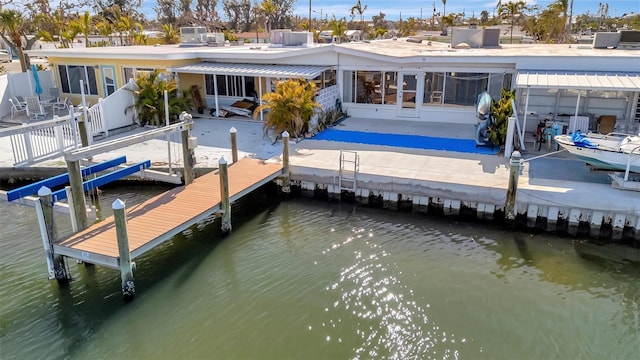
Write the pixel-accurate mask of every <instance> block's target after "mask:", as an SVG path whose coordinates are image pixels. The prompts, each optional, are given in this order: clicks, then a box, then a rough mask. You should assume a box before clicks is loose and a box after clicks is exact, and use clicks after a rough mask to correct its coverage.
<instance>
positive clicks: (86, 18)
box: [78, 11, 91, 47]
mask: <svg viewBox="0 0 640 360" xmlns="http://www.w3.org/2000/svg"><path fill="white" fill-rule="evenodd" d="M78 25H79V28H80V33H82V34H83V35H84V44H85V46H86V47H89V33H90V32H91V15H89V12H88V11H85V12H84V14H83V15H82V17H81V18H80V19H79V20H78Z"/></svg>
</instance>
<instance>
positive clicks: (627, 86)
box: [516, 71, 640, 91]
mask: <svg viewBox="0 0 640 360" xmlns="http://www.w3.org/2000/svg"><path fill="white" fill-rule="evenodd" d="M516 87H517V88H544V89H578V90H610V91H638V89H640V73H606V72H591V73H587V72H584V73H570V72H539V71H520V72H519V73H518V76H517V77H516Z"/></svg>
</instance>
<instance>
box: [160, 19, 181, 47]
mask: <svg viewBox="0 0 640 360" xmlns="http://www.w3.org/2000/svg"><path fill="white" fill-rule="evenodd" d="M179 40H180V32H179V31H178V29H176V28H174V27H173V25H172V24H163V25H162V41H163V42H164V43H165V44H177V43H178V41H179Z"/></svg>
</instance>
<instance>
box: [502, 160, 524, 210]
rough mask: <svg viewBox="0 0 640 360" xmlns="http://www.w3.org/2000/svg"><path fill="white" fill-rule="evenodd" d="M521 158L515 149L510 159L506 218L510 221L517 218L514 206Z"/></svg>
mask: <svg viewBox="0 0 640 360" xmlns="http://www.w3.org/2000/svg"><path fill="white" fill-rule="evenodd" d="M520 159H521V155H520V152H519V151H514V152H513V153H512V154H511V160H510V161H509V188H508V189H507V204H506V206H505V217H506V219H505V220H507V221H509V222H510V221H514V220H515V219H516V214H515V211H514V208H515V205H516V192H517V190H518V178H519V177H520Z"/></svg>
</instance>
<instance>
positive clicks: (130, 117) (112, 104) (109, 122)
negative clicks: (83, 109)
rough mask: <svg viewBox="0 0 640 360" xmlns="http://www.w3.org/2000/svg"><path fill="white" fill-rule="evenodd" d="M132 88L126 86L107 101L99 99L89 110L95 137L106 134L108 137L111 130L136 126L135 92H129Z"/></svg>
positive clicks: (92, 131)
mask: <svg viewBox="0 0 640 360" xmlns="http://www.w3.org/2000/svg"><path fill="white" fill-rule="evenodd" d="M131 86H132V85H131V83H130V84H126V85H125V86H123V87H121V88H120V89H118V90H116V91H115V92H114V93H113V94H111V95H109V96H108V97H107V98H106V99H99V100H98V103H96V104H95V105H93V106H91V107H90V108H89V109H88V110H87V116H88V117H89V123H90V124H91V134H92V135H93V136H96V135H100V134H104V135H105V136H106V137H108V136H109V131H110V130H114V129H119V128H123V127H126V126H130V125H133V124H134V122H135V116H136V113H135V111H134V107H133V105H134V104H135V98H134V94H133V91H131V90H128V89H130V88H131Z"/></svg>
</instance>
